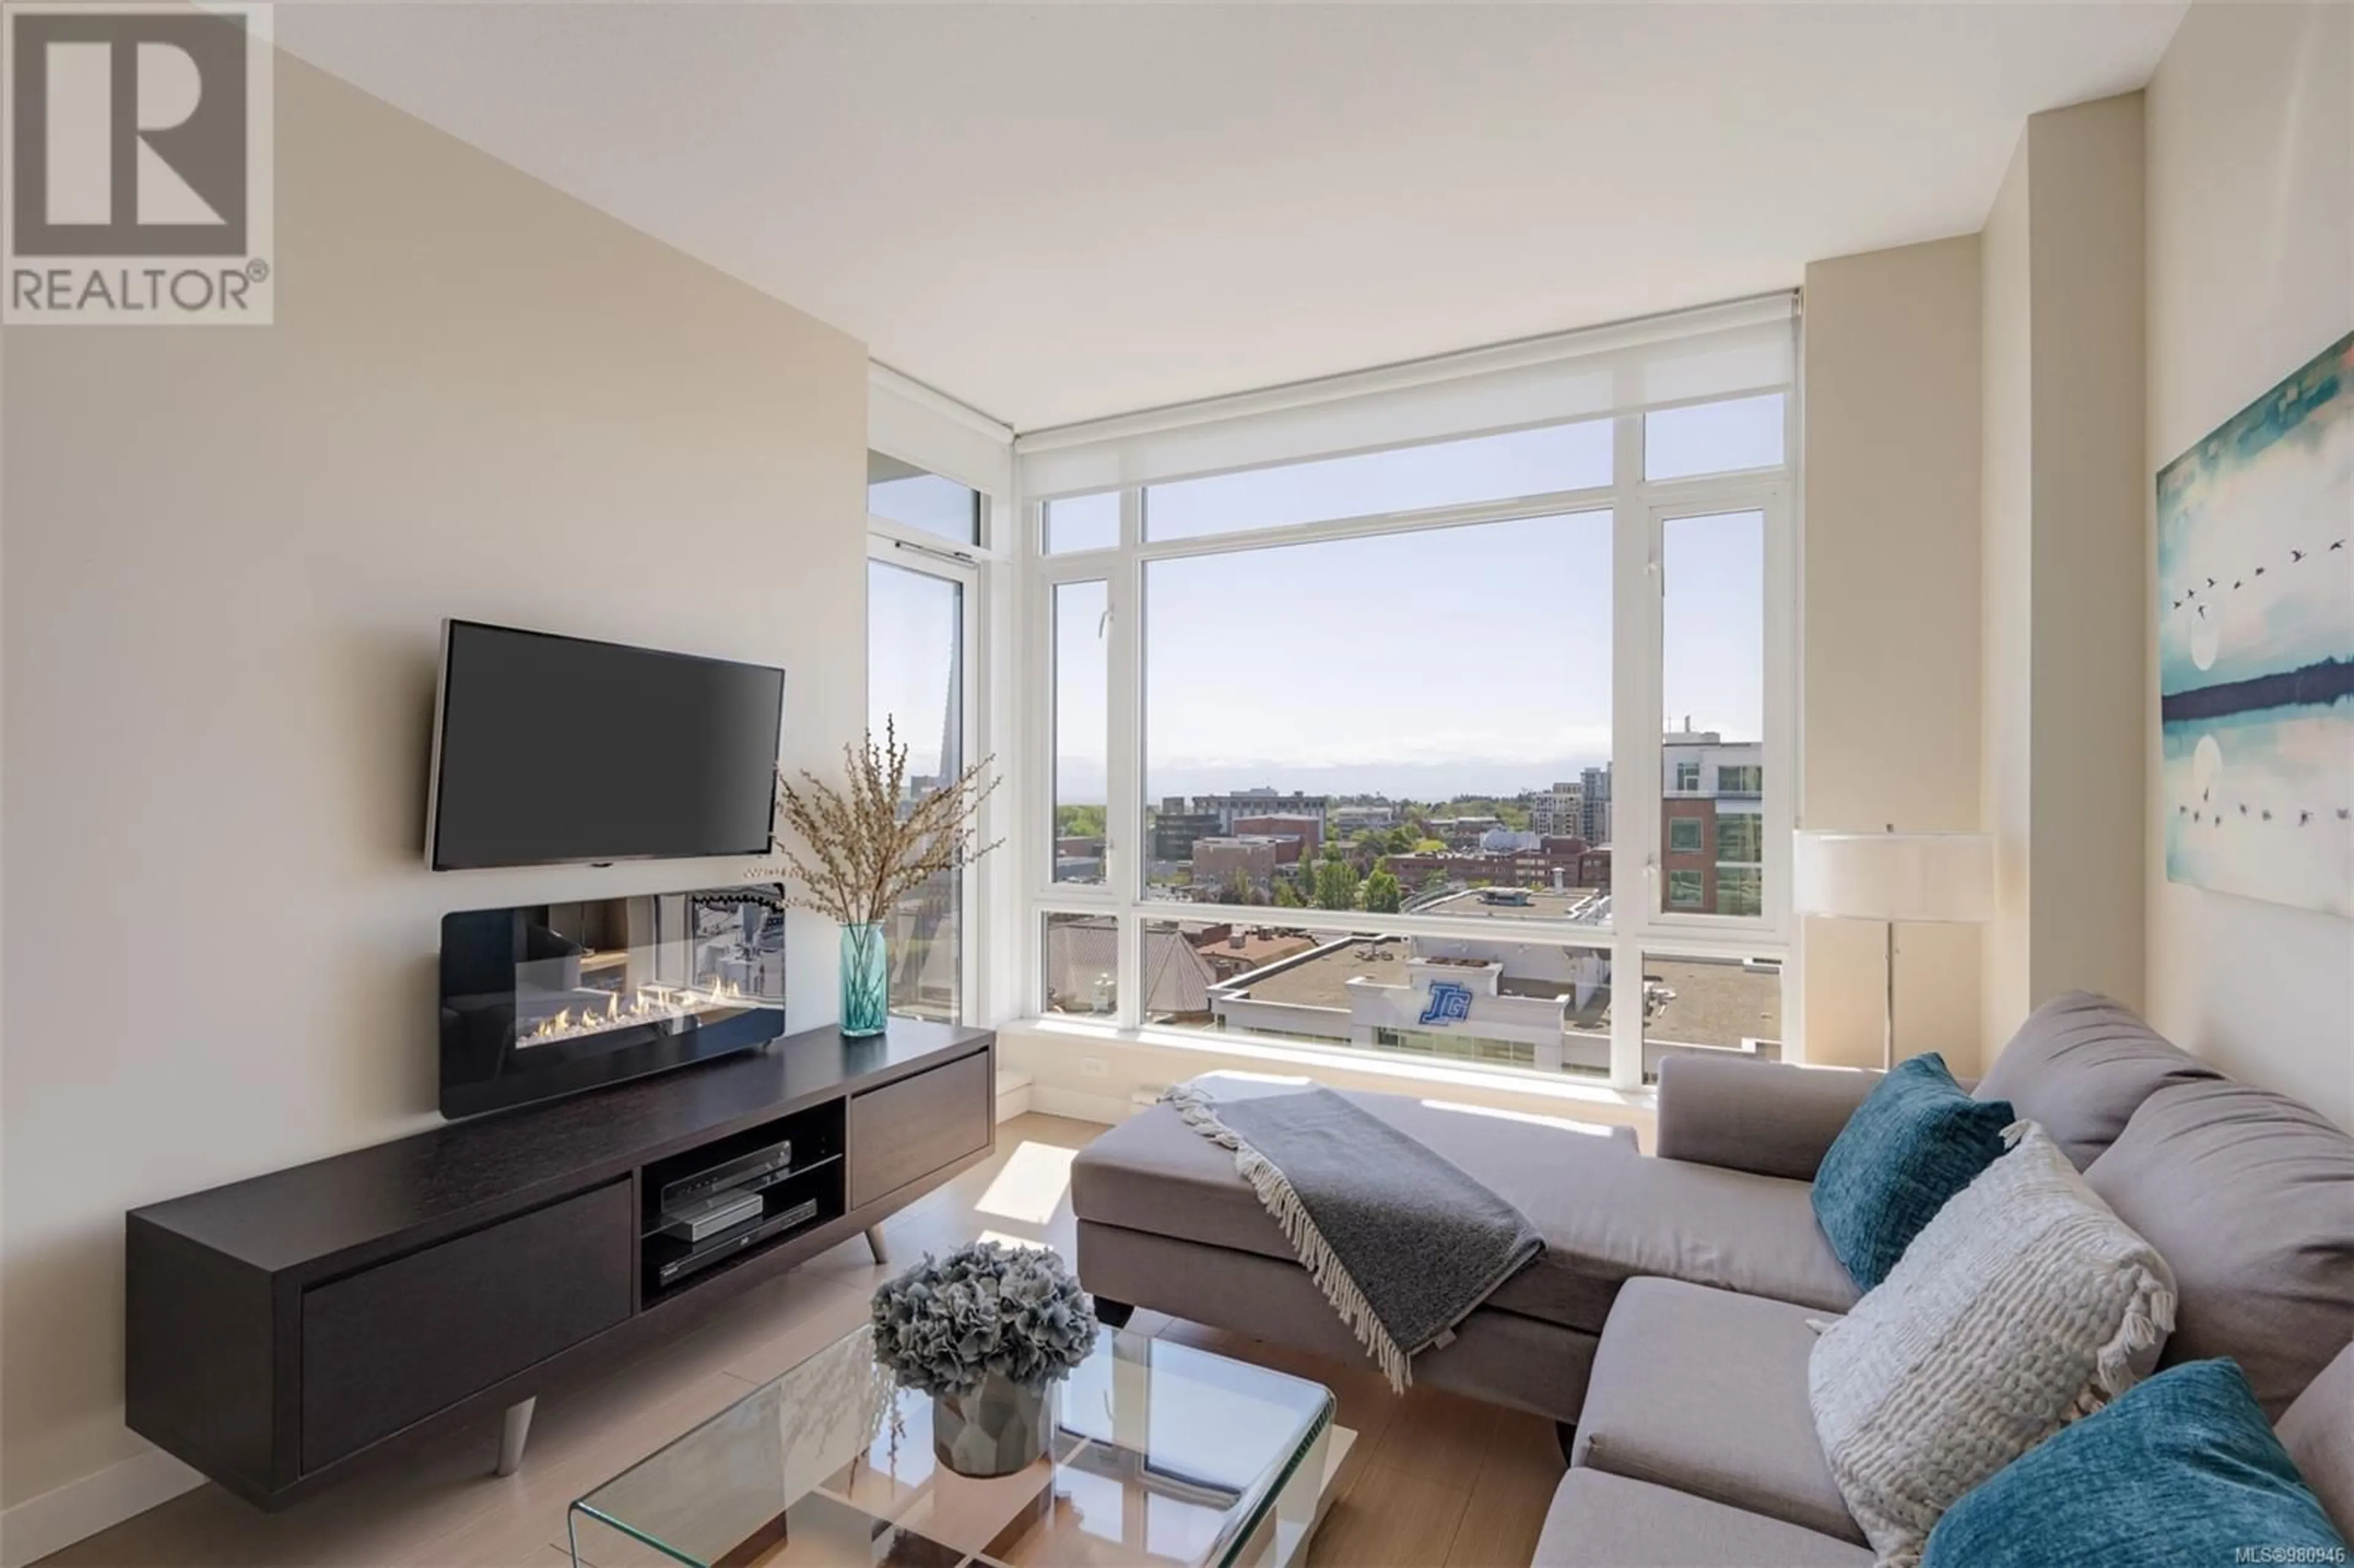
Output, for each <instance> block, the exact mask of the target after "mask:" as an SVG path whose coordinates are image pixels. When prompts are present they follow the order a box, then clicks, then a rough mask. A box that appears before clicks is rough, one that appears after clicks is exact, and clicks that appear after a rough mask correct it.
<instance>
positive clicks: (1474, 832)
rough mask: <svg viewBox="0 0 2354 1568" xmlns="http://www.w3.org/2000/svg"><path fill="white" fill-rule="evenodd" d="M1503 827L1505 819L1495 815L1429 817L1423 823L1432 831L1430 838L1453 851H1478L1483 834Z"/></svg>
mask: <svg viewBox="0 0 2354 1568" xmlns="http://www.w3.org/2000/svg"><path fill="white" fill-rule="evenodd" d="M1503 825H1504V819H1503V818H1501V817H1498V816H1493V815H1488V816H1480V815H1465V816H1460V817H1427V818H1425V819H1424V821H1423V826H1424V827H1426V828H1427V829H1429V830H1430V836H1431V837H1433V838H1435V839H1437V840H1438V841H1439V842H1442V843H1444V844H1445V845H1446V846H1447V848H1448V849H1451V850H1469V849H1476V848H1478V847H1479V840H1480V837H1481V836H1482V835H1483V834H1485V833H1487V832H1490V831H1491V830H1493V829H1496V828H1500V827H1502V826H1503Z"/></svg>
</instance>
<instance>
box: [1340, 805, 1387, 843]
mask: <svg viewBox="0 0 2354 1568" xmlns="http://www.w3.org/2000/svg"><path fill="white" fill-rule="evenodd" d="M1325 820H1326V821H1327V822H1328V823H1330V825H1331V831H1332V836H1333V837H1334V838H1336V839H1344V838H1347V837H1348V836H1349V835H1351V834H1352V833H1357V832H1363V831H1364V830H1366V829H1368V828H1371V829H1373V830H1374V831H1375V832H1381V831H1383V830H1385V829H1389V828H1394V827H1395V826H1397V823H1398V810H1397V807H1396V806H1394V804H1392V803H1390V802H1389V801H1386V800H1384V801H1381V802H1378V803H1373V804H1356V805H1348V806H1334V807H1332V808H1331V810H1328V811H1327V812H1326V813H1325Z"/></svg>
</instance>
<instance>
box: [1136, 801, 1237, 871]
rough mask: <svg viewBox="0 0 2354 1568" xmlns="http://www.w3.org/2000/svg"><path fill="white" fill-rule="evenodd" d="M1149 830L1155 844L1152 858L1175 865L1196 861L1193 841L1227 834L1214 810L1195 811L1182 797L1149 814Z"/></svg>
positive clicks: (1165, 802)
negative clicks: (1189, 807)
mask: <svg viewBox="0 0 2354 1568" xmlns="http://www.w3.org/2000/svg"><path fill="white" fill-rule="evenodd" d="M1150 815H1151V818H1152V821H1151V822H1150V825H1149V827H1148V830H1147V831H1148V832H1149V833H1150V837H1151V841H1152V858H1153V859H1154V860H1155V861H1158V862H1161V863H1167V864H1172V865H1173V864H1175V863H1179V862H1182V861H1188V860H1191V859H1193V841H1194V840H1196V839H1199V838H1203V837H1205V836H1207V835H1209V834H1212V833H1222V832H1225V831H1226V824H1225V821H1224V820H1222V819H1221V818H1220V817H1219V816H1218V814H1217V813H1216V812H1215V811H1198V810H1189V809H1188V808H1187V807H1186V804H1185V800H1184V798H1183V797H1182V796H1172V797H1170V798H1168V799H1166V800H1162V801H1161V808H1160V810H1156V811H1153V812H1151V813H1150Z"/></svg>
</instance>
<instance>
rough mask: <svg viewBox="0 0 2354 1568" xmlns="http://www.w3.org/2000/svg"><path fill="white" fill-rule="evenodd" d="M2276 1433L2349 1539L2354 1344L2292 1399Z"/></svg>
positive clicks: (2353, 1516)
mask: <svg viewBox="0 0 2354 1568" xmlns="http://www.w3.org/2000/svg"><path fill="white" fill-rule="evenodd" d="M2278 1430H2279V1433H2280V1440H2281V1446H2282V1447H2284V1448H2285V1449H2287V1450H2288V1457H2289V1460H2290V1462H2291V1463H2293V1464H2295V1465H2296V1468H2297V1473H2298V1474H2299V1475H2302V1476H2303V1477H2304V1478H2305V1484H2306V1486H2308V1487H2311V1488H2312V1489H2313V1495H2314V1496H2315V1497H2317V1498H2318V1499H2320V1500H2321V1507H2322V1510H2323V1511H2324V1512H2326V1513H2327V1514H2328V1515H2329V1520H2330V1522H2331V1523H2333V1524H2335V1525H2336V1526H2337V1527H2338V1534H2340V1535H2343V1536H2345V1537H2347V1538H2348V1539H2349V1540H2354V1343H2349V1344H2348V1345H2347V1347H2346V1348H2345V1349H2344V1350H2342V1351H2338V1359H2337V1360H2335V1361H2331V1362H2330V1363H2329V1364H2328V1365H2327V1367H2325V1368H2323V1369H2322V1372H2321V1375H2320V1376H2319V1377H2317V1378H2315V1379H2314V1380H2313V1382H2312V1383H2311V1384H2309V1385H2308V1386H2307V1387H2306V1391H2305V1392H2304V1393H2300V1394H2298V1395H2297V1396H2296V1404H2292V1405H2290V1406H2289V1407H2288V1410H2287V1411H2286V1413H2285V1414H2283V1415H2282V1416H2281V1418H2280V1426H2279V1428H2278Z"/></svg>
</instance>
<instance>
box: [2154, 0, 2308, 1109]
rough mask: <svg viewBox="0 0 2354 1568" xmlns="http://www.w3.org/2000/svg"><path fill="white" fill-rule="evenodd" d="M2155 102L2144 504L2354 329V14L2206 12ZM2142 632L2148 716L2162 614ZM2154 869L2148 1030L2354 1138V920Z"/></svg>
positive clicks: (2269, 8) (2186, 35) (2157, 83)
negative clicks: (2192, 455) (2254, 405)
mask: <svg viewBox="0 0 2354 1568" xmlns="http://www.w3.org/2000/svg"><path fill="white" fill-rule="evenodd" d="M2148 101H2149V108H2148V132H2149V143H2148V152H2149V166H2148V186H2147V190H2148V204H2149V299H2148V335H2149V393H2148V405H2147V447H2148V454H2147V463H2146V465H2145V468H2144V470H2143V473H2142V480H2143V484H2142V494H2143V498H2144V503H2145V506H2147V503H2148V500H2149V498H2150V496H2151V494H2152V493H2153V492H2152V486H2151V483H2150V477H2151V475H2152V474H2153V473H2154V472H2155V471H2156V470H2157V469H2158V467H2159V466H2160V465H2162V464H2164V463H2165V462H2167V461H2169V460H2170V459H2172V458H2173V457H2174V456H2175V455H2176V454H2178V453H2179V452H2181V451H2182V450H2184V449H2186V448H2187V447H2189V446H2190V445H2191V444H2192V443H2194V442H2195V441H2197V440H2199V438H2200V437H2201V436H2203V435H2205V434H2206V433H2207V432H2208V431H2209V430H2211V429H2214V428H2215V427H2216V426H2217V425H2219V424H2221V423H2222V421H2223V420H2225V419H2226V418H2230V417H2231V416H2232V414H2233V413H2235V412H2237V411H2238V410H2239V409H2240V408H2243V407H2245V406H2246V404H2247V403H2248V402H2249V401H2250V400H2251V399H2253V398H2254V397H2257V396H2258V395H2259V394H2261V393H2262V392H2263V391H2264V389H2265V388H2266V387H2270V386H2272V385H2273V384H2274V382H2276V381H2278V380H2279V379H2280V378H2281V377H2282V376H2285V375H2286V374H2287V373H2288V372H2289V371H2291V370H2293V369H2295V368H2296V366H2300V365H2302V364H2304V363H2305V362H2306V360H2307V359H2309V358H2311V357H2312V356H2313V355H2315V354H2317V353H2318V352H2319V351H2320V350H2321V349H2322V348H2324V347H2325V346H2327V344H2330V343H2331V342H2333V341H2335V340H2336V339H2337V338H2338V337H2339V336H2341V335H2342V334H2344V333H2345V332H2346V331H2347V329H2348V328H2349V326H2354V10H2349V8H2348V7H2346V6H2344V5H2334V4H2325V5H2194V6H2192V7H2191V10H2190V15H2189V16H2187V17H2186V18H2185V19H2184V21H2183V24H2182V27H2181V30H2180V31H2179V33H2177V34H2176V36H2175V38H2174V42H2173V45H2172V46H2171V48H2168V51H2167V54H2166V57H2165V58H2164V59H2163V60H2162V61H2161V62H2160V63H2159V65H2158V73H2157V75H2156V77H2155V78H2154V79H2152V80H2151V82H2150V84H2149V90H2148ZM2143 537H2144V539H2145V540H2154V538H2155V527H2154V523H2153V522H2150V521H2147V520H2146V521H2145V524H2144V534H2143ZM2146 548H2147V546H2146ZM2147 569H2148V570H2149V571H2151V572H2154V571H2155V561H2154V558H2153V559H2152V560H2151V561H2150V563H2149V565H2148V567H2147ZM2345 569H2347V570H2354V566H2349V567H2346V568H2345ZM2154 583H2155V578H2154V577H2151V578H2148V579H2146V580H2145V581H2144V583H2143V585H2142V586H2143V603H2144V605H2145V606H2146V607H2147V608H2148V609H2152V610H2154V609H2155V607H2156V605H2157V602H2158V599H2157V592H2156V588H2155V586H2154ZM2142 635H2143V639H2144V641H2143V642H2142V644H2141V646H2142V647H2143V649H2144V650H2145V653H2144V656H2145V658H2146V659H2147V667H2148V670H2149V672H2150V673H2149V675H2148V677H2147V678H2148V680H2149V681H2150V683H2151V684H2150V687H2149V688H2148V691H2147V695H2146V696H2145V698H2144V711H2145V712H2147V711H2151V710H2152V709H2153V708H2154V706H2155V704H2156V700H2157V699H2156V693H2155V681H2156V673H2155V672H2156V660H2155V657H2154V655H2152V654H2150V653H2149V652H2147V651H2148V650H2149V649H2152V648H2154V647H2155V639H2156V635H2157V629H2156V621H2155V618H2154V616H2153V617H2152V618H2151V619H2150V620H2149V621H2148V623H2147V626H2146V627H2144V628H2143V629H2142ZM2145 758H2146V763H2145V771H2144V774H2143V775H2140V776H2141V777H2146V778H2147V783H2148V788H2149V790H2150V796H2149V799H2150V800H2151V802H2152V805H2151V812H2150V818H2149V820H2150V822H2151V825H2152V828H2153V830H2155V829H2156V826H2157V818H2156V810H2157V807H2156V804H2155V802H2156V800H2157V794H2156V791H2157V753H2156V750H2155V747H2154V743H2153V745H2152V747H2151V749H2149V750H2147V752H2146V753H2145ZM2144 864H2145V868H2146V874H2147V878H2148V899H2149V912H2148V965H2149V977H2150V983H2149V1007H2150V1015H2151V1019H2152V1021H2153V1022H2156V1023H2157V1025H2158V1027H2159V1028H2160V1029H2162V1030H2164V1031H2165V1032H2166V1033H2168V1034H2169V1035H2170V1036H2172V1037H2173V1038H2175V1039H2177V1040H2179V1041H2180V1042H2181V1043H2182V1044H2184V1045H2186V1046H2188V1047H2189V1048H2190V1049H2192V1050H2194V1051H2199V1052H2201V1053H2203V1054H2207V1055H2209V1056H2211V1057H2212V1058H2213V1059H2214V1060H2215V1061H2216V1062H2217V1063H2219V1064H2220V1065H2222V1066H2223V1067H2224V1068H2226V1069H2227V1070H2229V1071H2231V1072H2232V1073H2235V1074H2239V1075H2244V1076H2246V1077H2249V1078H2251V1079H2253V1080H2254V1081H2256V1082H2258V1083H2262V1084H2265V1085H2268V1086H2272V1087H2274V1088H2278V1089H2281V1090H2284V1091H2285V1092H2287V1093H2290V1094H2294V1095H2296V1096H2298V1097H2301V1098H2304V1099H2306V1100H2308V1101H2310V1102H2311V1103H2312V1104H2314V1105H2315V1106H2317V1107H2320V1109H2322V1110H2323V1111H2324V1112H2326V1113H2327V1114H2328V1115H2329V1116H2331V1117H2333V1118H2336V1119H2337V1120H2338V1122H2340V1123H2341V1124H2344V1125H2348V1126H2354V922H2349V921H2346V920H2341V919H2337V918H2334V917H2332V916H2327V915H2323V914H2319V913H2317V912H2314V911H2311V910H2304V909H2292V908H2288V907H2285V906H2281V905H2274V904H2262V903H2257V902H2254V901H2253V900H2249V899H2243V898H2234V897H2232V896H2230V895H2225V894H2220V893H2208V892H2204V891H2201V890H2200V889H2198V888H2194V887H2189V886H2177V885H2174V884H2172V883H2169V882H2168V881H2167V880H2166V862H2165V854H2164V846H2163V843H2162V842H2161V840H2160V839H2159V837H2158V833H2157V832H2155V831H2153V832H2151V834H2150V837H2149V841H2148V844H2147V853H2146V855H2145V857H2144Z"/></svg>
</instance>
